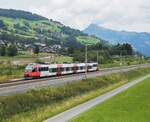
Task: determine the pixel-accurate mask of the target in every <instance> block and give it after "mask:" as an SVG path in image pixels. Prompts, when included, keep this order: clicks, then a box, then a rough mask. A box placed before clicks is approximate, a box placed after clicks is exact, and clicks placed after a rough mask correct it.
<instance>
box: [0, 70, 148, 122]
mask: <svg viewBox="0 0 150 122" xmlns="http://www.w3.org/2000/svg"><path fill="white" fill-rule="evenodd" d="M148 73H150V68H146V69H140V70H134V71H129V72H126V73H123V74H122V73H117V74H110V75H107V76H102V77H96V78H90V79H84V80H81V81H77V82H73V83H68V84H65V85H62V86H59V87H47V88H43V89H40V90H30V91H28V92H25V93H21V94H16V95H12V96H7V97H0V121H2V122H42V121H43V120H45V119H47V118H49V117H50V116H53V115H56V114H58V113H60V112H63V111H65V110H67V109H69V108H72V107H74V106H76V105H78V104H81V103H83V102H86V101H87V100H90V99H92V98H95V97H97V96H99V95H101V94H103V93H105V92H108V91H110V90H112V89H115V88H116V87H119V86H121V85H123V84H125V83H127V82H129V81H131V80H133V79H135V78H138V77H140V76H143V75H145V74H148ZM14 108H15V109H14Z"/></svg>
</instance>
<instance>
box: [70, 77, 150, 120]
mask: <svg viewBox="0 0 150 122" xmlns="http://www.w3.org/2000/svg"><path fill="white" fill-rule="evenodd" d="M149 121H150V78H149V79H146V80H144V81H143V82H141V83H139V84H137V85H136V86H134V87H132V88H130V89H128V90H126V91H125V92H123V93H120V94H119V95H116V96H115V97H113V98H111V99H110V100H108V101H106V102H104V103H102V104H100V105H97V106H95V107H93V108H92V109H90V110H88V111H87V112H85V113H83V114H81V115H79V117H77V118H75V119H74V120H72V121H71V122H149Z"/></svg>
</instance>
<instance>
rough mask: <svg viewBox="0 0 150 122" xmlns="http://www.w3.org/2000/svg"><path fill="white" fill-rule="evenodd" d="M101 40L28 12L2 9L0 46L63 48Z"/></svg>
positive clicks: (78, 46)
mask: <svg viewBox="0 0 150 122" xmlns="http://www.w3.org/2000/svg"><path fill="white" fill-rule="evenodd" d="M97 42H100V39H99V38H96V37H93V36H89V35H87V34H85V33H83V32H82V31H79V30H76V29H73V28H70V27H68V26H65V25H63V24H61V23H60V22H57V21H54V20H52V19H48V18H45V17H42V16H40V15H37V14H33V13H30V12H26V11H21V10H14V9H0V44H9V43H15V44H16V45H18V47H19V48H20V49H21V50H22V49H25V48H27V47H29V46H30V47H31V46H33V45H35V44H38V45H46V46H47V47H48V46H51V45H56V44H57V45H60V46H61V47H62V48H65V47H68V46H74V47H76V48H81V46H82V45H84V44H96V43H97Z"/></svg>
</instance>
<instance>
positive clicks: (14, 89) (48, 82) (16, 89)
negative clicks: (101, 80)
mask: <svg viewBox="0 0 150 122" xmlns="http://www.w3.org/2000/svg"><path fill="white" fill-rule="evenodd" d="M141 67H150V64H142V65H134V66H130V67H121V68H120V67H115V68H107V69H103V70H101V71H100V72H92V73H88V74H87V78H92V77H96V76H102V75H106V74H110V73H118V72H127V71H129V70H133V69H137V68H141ZM84 78H85V74H78V75H71V76H66V77H62V78H61V77H60V78H59V79H54V78H52V79H43V81H41V82H32V83H28V84H20V85H15V86H10V87H3V88H0V96H8V95H10V94H14V93H20V92H24V91H27V90H29V89H37V88H42V87H47V86H53V85H62V84H64V83H68V82H73V81H78V80H81V79H84Z"/></svg>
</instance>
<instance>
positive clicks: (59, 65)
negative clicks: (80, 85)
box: [56, 64, 64, 76]
mask: <svg viewBox="0 0 150 122" xmlns="http://www.w3.org/2000/svg"><path fill="white" fill-rule="evenodd" d="M63 69H64V68H63V65H62V64H58V65H57V74H56V75H57V76H61V75H62V72H63Z"/></svg>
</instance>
